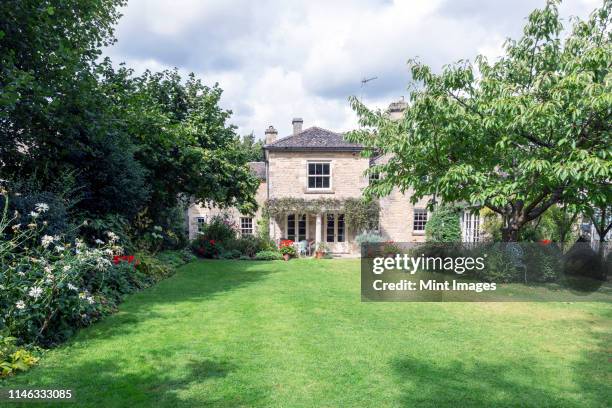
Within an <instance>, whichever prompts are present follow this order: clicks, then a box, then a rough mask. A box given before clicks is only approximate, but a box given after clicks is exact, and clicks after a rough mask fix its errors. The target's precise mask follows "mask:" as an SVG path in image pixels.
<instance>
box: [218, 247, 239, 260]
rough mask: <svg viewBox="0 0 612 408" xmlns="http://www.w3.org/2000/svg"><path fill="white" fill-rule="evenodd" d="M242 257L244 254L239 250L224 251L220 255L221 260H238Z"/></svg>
mask: <svg viewBox="0 0 612 408" xmlns="http://www.w3.org/2000/svg"><path fill="white" fill-rule="evenodd" d="M241 256H242V254H241V253H240V251H239V250H237V249H230V250H224V251H221V253H220V254H219V258H220V259H238V258H240V257H241Z"/></svg>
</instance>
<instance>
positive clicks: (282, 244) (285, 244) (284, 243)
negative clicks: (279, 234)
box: [279, 239, 293, 248]
mask: <svg viewBox="0 0 612 408" xmlns="http://www.w3.org/2000/svg"><path fill="white" fill-rule="evenodd" d="M288 246H293V241H292V240H290V239H283V240H282V241H281V242H280V245H279V248H283V247H288Z"/></svg>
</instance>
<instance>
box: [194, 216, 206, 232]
mask: <svg viewBox="0 0 612 408" xmlns="http://www.w3.org/2000/svg"><path fill="white" fill-rule="evenodd" d="M195 219H196V232H201V231H202V228H201V227H202V226H203V225H204V224H206V222H207V220H206V216H197V217H195Z"/></svg>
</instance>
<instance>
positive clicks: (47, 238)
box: [40, 235, 53, 248]
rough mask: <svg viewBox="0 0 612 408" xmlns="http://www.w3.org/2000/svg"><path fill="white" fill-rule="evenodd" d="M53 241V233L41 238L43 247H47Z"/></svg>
mask: <svg viewBox="0 0 612 408" xmlns="http://www.w3.org/2000/svg"><path fill="white" fill-rule="evenodd" d="M52 242H53V237H52V236H51V235H44V236H43V237H42V239H41V240H40V244H41V245H42V246H43V248H47V247H48V246H49V245H51V243H52Z"/></svg>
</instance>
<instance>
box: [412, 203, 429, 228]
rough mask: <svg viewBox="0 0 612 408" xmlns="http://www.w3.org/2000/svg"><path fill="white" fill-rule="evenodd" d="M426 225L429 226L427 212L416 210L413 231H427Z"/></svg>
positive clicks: (421, 209)
mask: <svg viewBox="0 0 612 408" xmlns="http://www.w3.org/2000/svg"><path fill="white" fill-rule="evenodd" d="M425 224H427V210H426V209H424V208H415V209H414V216H413V224H412V229H413V230H414V231H425Z"/></svg>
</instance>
